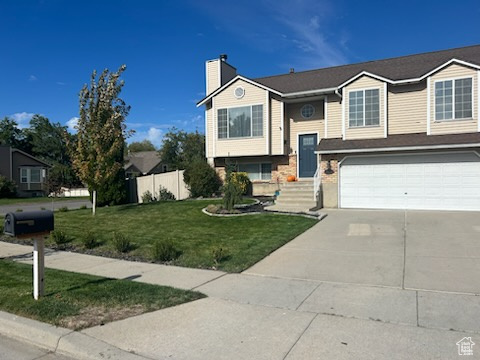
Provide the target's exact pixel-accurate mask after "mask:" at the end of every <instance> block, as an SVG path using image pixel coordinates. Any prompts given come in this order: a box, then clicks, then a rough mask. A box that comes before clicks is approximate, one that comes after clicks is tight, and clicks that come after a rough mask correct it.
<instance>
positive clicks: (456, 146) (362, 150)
mask: <svg viewBox="0 0 480 360" xmlns="http://www.w3.org/2000/svg"><path fill="white" fill-rule="evenodd" d="M476 147H480V143H471V144H450V145H448V144H444V145H416V146H397V147H381V148H359V149H347V150H342V149H337V150H325V151H315V153H317V154H321V155H326V154H352V153H370V152H384V151H388V152H390V151H402V150H405V151H411V150H437V149H464V148H476Z"/></svg>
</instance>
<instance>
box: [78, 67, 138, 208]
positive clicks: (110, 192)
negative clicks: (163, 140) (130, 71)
mask: <svg viewBox="0 0 480 360" xmlns="http://www.w3.org/2000/svg"><path fill="white" fill-rule="evenodd" d="M125 69H126V66H125V65H122V66H121V67H120V68H119V69H118V71H117V72H113V73H112V72H110V71H109V70H108V69H105V70H104V71H103V72H102V73H101V74H100V76H99V77H98V81H97V73H96V71H93V73H92V76H91V80H90V86H88V85H87V84H85V85H84V87H83V88H82V90H81V91H80V118H79V120H78V125H77V128H78V132H77V139H76V141H75V142H74V143H72V144H71V147H70V149H71V152H70V153H71V156H72V160H73V165H74V168H75V170H76V172H77V174H78V176H79V177H80V179H81V180H82V181H83V182H84V183H85V184H86V185H87V186H88V188H89V190H90V193H93V192H94V191H95V192H97V194H98V197H97V204H98V205H99V206H102V205H115V204H121V203H124V202H125V201H126V197H127V194H126V187H125V174H124V169H123V162H124V146H125V138H126V137H127V136H128V135H129V134H128V133H127V131H126V125H125V118H126V116H127V115H128V113H129V111H130V106H127V105H126V104H125V102H124V101H123V100H122V99H121V98H119V95H120V92H121V90H122V87H123V85H124V81H123V80H120V76H121V74H122V73H123V71H125Z"/></svg>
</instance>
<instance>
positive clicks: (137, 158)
mask: <svg viewBox="0 0 480 360" xmlns="http://www.w3.org/2000/svg"><path fill="white" fill-rule="evenodd" d="M124 169H125V175H126V177H127V178H135V177H137V176H143V175H150V174H160V173H164V172H167V171H168V165H167V164H164V163H162V159H161V158H160V156H159V155H158V152H157V151H139V152H132V153H129V154H128V155H127V156H126V157H125V165H124Z"/></svg>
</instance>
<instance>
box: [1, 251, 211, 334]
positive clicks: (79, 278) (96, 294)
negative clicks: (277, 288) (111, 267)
mask: <svg viewBox="0 0 480 360" xmlns="http://www.w3.org/2000/svg"><path fill="white" fill-rule="evenodd" d="M0 274H1V275H2V276H0V310H2V311H7V312H9V313H13V314H16V315H20V316H24V317H29V318H32V319H35V320H39V321H43V322H47V323H50V324H53V325H57V326H63V327H68V328H70V329H74V330H78V329H82V328H85V327H90V326H95V325H100V324H104V323H107V322H109V321H113V320H120V319H124V318H126V317H129V316H133V315H138V314H141V313H145V312H150V311H155V310H159V309H163V308H166V307H170V306H175V305H179V304H182V303H185V302H188V301H192V300H196V299H200V298H202V297H204V295H203V294H201V293H198V292H193V291H184V290H179V289H174V288H171V287H165V286H156V285H150V284H142V283H138V282H132V281H128V280H115V279H108V278H101V277H97V276H91V275H83V274H77V273H71V272H66V271H60V270H53V269H45V296H44V297H42V298H40V299H39V300H38V301H35V300H34V299H33V297H32V266H31V265H25V264H18V263H15V262H13V261H8V260H0Z"/></svg>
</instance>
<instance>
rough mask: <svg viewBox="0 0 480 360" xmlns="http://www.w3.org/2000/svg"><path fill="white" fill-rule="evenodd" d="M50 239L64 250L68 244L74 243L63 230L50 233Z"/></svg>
mask: <svg viewBox="0 0 480 360" xmlns="http://www.w3.org/2000/svg"><path fill="white" fill-rule="evenodd" d="M50 239H52V240H53V242H54V243H55V244H56V245H57V246H58V247H59V248H63V247H64V246H65V245H66V244H68V243H69V242H70V241H72V239H71V238H69V237H68V236H67V234H65V232H64V231H62V230H53V231H52V232H51V233H50Z"/></svg>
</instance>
